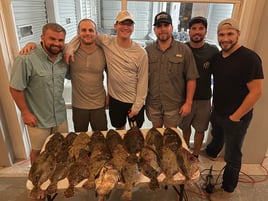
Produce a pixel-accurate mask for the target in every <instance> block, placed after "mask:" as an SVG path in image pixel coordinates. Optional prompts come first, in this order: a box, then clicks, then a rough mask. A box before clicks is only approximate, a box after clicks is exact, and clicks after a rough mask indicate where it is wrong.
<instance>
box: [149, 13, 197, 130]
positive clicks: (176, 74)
mask: <svg viewBox="0 0 268 201" xmlns="http://www.w3.org/2000/svg"><path fill="white" fill-rule="evenodd" d="M172 31H173V26H172V20H171V16H170V15H169V14H168V13H166V12H160V13H158V14H157V15H156V16H155V22H154V32H155V34H156V36H157V41H156V43H154V44H152V45H150V46H148V47H146V50H147V53H148V56H149V87H148V95H147V100H146V114H147V116H148V119H149V120H150V121H151V122H152V124H153V127H156V128H160V127H163V126H164V127H177V126H178V125H179V123H180V121H181V118H183V117H185V116H187V115H188V114H189V113H190V112H191V107H192V101H193V95H194V91H195V86H196V79H197V78H198V76H199V75H198V71H197V69H196V65H195V60H194V57H193V54H192V51H191V50H190V48H189V47H187V46H186V45H185V44H183V43H181V42H178V41H175V40H174V39H173V37H172Z"/></svg>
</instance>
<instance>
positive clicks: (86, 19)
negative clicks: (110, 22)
mask: <svg viewBox="0 0 268 201" xmlns="http://www.w3.org/2000/svg"><path fill="white" fill-rule="evenodd" d="M84 21H89V22H92V24H94V27H95V30H96V31H97V25H96V23H95V22H94V21H93V20H91V19H88V18H84V19H82V20H80V22H79V23H78V26H77V31H79V28H80V24H81V22H84Z"/></svg>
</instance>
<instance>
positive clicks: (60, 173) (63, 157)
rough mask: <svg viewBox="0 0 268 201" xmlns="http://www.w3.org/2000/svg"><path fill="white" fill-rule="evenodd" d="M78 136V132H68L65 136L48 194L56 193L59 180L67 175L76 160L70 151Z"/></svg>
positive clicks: (47, 190)
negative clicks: (72, 158) (71, 156)
mask: <svg viewBox="0 0 268 201" xmlns="http://www.w3.org/2000/svg"><path fill="white" fill-rule="evenodd" d="M76 137H77V134H75V133H74V132H70V133H68V135H67V136H66V137H65V139H64V141H63V143H62V146H61V150H60V151H59V153H58V154H57V156H56V169H55V171H54V173H53V175H52V176H51V178H50V184H49V186H48V188H47V189H46V194H48V195H52V194H54V193H56V192H57V183H58V181H60V180H61V179H64V178H65V177H67V175H68V172H69V169H70V167H71V165H72V163H73V162H74V161H73V160H70V158H69V153H68V152H69V149H70V147H71V146H72V143H73V141H74V139H75V138H76Z"/></svg>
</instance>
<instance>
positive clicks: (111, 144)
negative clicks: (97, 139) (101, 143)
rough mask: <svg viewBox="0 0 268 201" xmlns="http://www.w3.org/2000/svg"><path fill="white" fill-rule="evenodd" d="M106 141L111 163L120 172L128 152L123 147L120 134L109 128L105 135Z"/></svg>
mask: <svg viewBox="0 0 268 201" xmlns="http://www.w3.org/2000/svg"><path fill="white" fill-rule="evenodd" d="M106 142H107V145H108V148H109V150H110V152H111V154H112V159H111V161H110V162H111V164H112V166H113V167H114V168H115V169H116V170H118V172H119V173H120V174H121V170H122V168H123V165H124V162H125V160H126V157H127V156H128V152H127V151H126V149H125V148H124V142H123V139H122V137H121V136H120V134H119V133H118V132H117V131H115V130H113V129H110V130H109V131H108V132H107V135H106Z"/></svg>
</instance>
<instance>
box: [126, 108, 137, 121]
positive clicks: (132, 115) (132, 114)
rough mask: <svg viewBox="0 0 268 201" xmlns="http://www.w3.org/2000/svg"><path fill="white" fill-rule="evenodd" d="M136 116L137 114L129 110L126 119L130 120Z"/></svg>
mask: <svg viewBox="0 0 268 201" xmlns="http://www.w3.org/2000/svg"><path fill="white" fill-rule="evenodd" d="M136 115H138V112H135V111H134V110H132V109H130V111H129V113H128V117H129V118H130V119H131V118H132V117H134V116H136Z"/></svg>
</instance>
